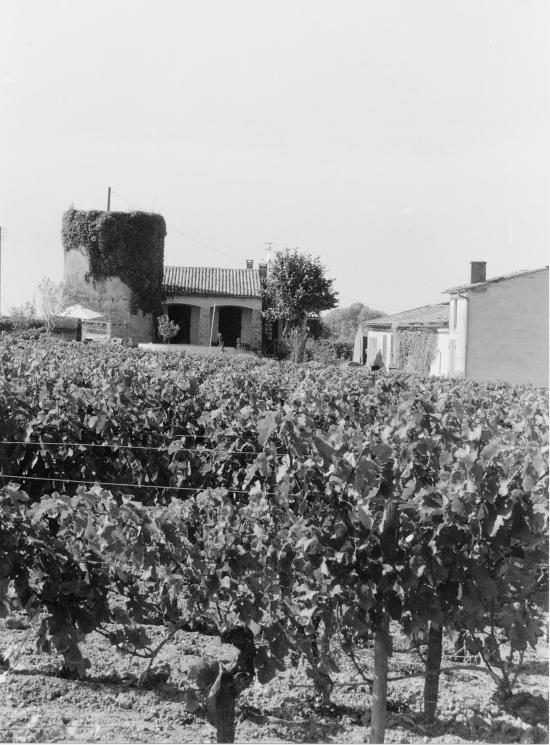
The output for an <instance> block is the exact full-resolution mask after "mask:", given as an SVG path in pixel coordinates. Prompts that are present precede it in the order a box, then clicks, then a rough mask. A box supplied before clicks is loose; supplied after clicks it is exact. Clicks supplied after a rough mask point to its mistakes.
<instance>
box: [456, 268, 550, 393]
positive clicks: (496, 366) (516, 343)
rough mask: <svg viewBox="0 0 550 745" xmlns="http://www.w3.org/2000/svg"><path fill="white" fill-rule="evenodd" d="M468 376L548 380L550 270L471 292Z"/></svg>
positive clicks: (468, 332) (467, 345)
mask: <svg viewBox="0 0 550 745" xmlns="http://www.w3.org/2000/svg"><path fill="white" fill-rule="evenodd" d="M468 297H469V301H468V317H467V332H466V334H467V343H466V376H467V377H468V378H474V379H476V380H507V381H509V382H510V383H534V384H535V385H543V386H547V385H548V270H546V271H540V272H535V273H532V274H526V275H522V276H520V277H512V278H510V279H506V280H501V281H500V282H495V283H493V284H487V285H485V286H484V287H481V288H478V289H476V290H473V291H471V290H470V291H469V292H468Z"/></svg>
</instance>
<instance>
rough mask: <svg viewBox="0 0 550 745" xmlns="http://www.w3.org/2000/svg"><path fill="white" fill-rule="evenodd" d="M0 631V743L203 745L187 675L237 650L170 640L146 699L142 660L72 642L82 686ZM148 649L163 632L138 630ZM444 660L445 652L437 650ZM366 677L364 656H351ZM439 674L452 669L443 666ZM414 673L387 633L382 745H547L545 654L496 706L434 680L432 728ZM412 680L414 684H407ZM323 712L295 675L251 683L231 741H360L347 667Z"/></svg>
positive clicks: (207, 640)
mask: <svg viewBox="0 0 550 745" xmlns="http://www.w3.org/2000/svg"><path fill="white" fill-rule="evenodd" d="M5 625H6V624H5V621H0V654H1V653H5V652H6V649H7V648H8V647H9V645H10V644H12V643H14V642H15V643H16V644H18V645H19V644H20V645H21V650H20V653H19V656H18V657H17V660H16V661H15V662H14V663H13V664H12V667H11V668H9V669H4V670H3V671H2V669H0V741H2V742H151V743H157V742H166V743H190V742H194V743H203V742H204V743H208V742H215V739H216V738H215V731H214V728H213V727H212V726H211V725H210V724H208V722H207V721H206V718H205V714H204V711H202V710H201V709H199V710H198V711H196V712H194V713H191V712H189V711H188V710H187V707H186V699H187V691H188V690H189V688H190V687H191V682H190V681H189V679H188V675H187V674H188V671H189V669H190V667H191V666H192V665H193V664H194V663H196V662H198V660H199V659H200V658H201V657H205V656H209V657H212V658H214V659H218V660H221V661H225V662H230V661H231V660H233V659H234V658H235V656H236V653H237V651H236V650H235V649H234V648H233V647H231V646H226V645H223V644H221V643H220V642H219V641H218V639H215V638H211V637H206V636H202V635H200V634H190V633H184V632H179V633H178V634H177V635H176V636H175V637H174V639H173V640H172V643H170V644H167V645H166V646H165V647H164V648H163V650H162V652H161V653H160V655H159V658H158V659H157V661H156V662H155V666H161V665H163V664H168V665H169V668H170V676H169V678H168V679H167V680H166V682H165V683H163V684H158V685H157V686H156V687H153V688H150V689H146V688H141V687H139V685H138V678H139V676H140V674H141V673H142V672H143V671H144V670H145V667H146V662H144V661H143V660H139V659H136V658H131V657H128V656H122V655H120V654H119V653H118V652H117V651H116V650H115V649H114V648H113V647H112V646H111V645H109V643H108V642H107V641H106V640H105V639H104V638H103V637H101V636H99V635H98V634H95V633H94V634H91V635H90V636H89V637H88V639H87V641H86V642H85V643H84V644H83V653H84V654H85V656H87V657H89V658H90V661H91V663H92V664H91V668H90V669H89V670H88V671H87V675H86V678H85V679H84V680H69V679H64V678H63V677H60V670H61V659H60V658H57V657H55V656H49V655H42V654H37V653H36V651H35V647H34V639H33V635H32V631H31V630H25V629H7V628H6V627H5ZM148 631H149V634H150V637H151V639H153V640H154V641H160V640H161V639H162V637H163V629H161V628H159V627H149V629H148ZM446 651H447V653H449V652H450V649H447V650H446ZM358 658H359V659H360V663H361V666H362V667H364V668H365V674H366V675H367V677H368V676H371V675H372V650H370V649H362V650H359V652H358ZM444 665H445V666H447V667H450V666H452V665H453V663H451V662H449V661H448V660H445V662H444ZM422 670H423V665H422V662H421V660H420V659H419V657H418V654H417V653H416V652H415V651H408V650H407V641H406V639H404V638H401V637H399V636H398V635H396V638H395V650H394V654H393V656H392V658H391V660H390V677H398V676H404V677H403V679H401V680H398V681H394V682H392V683H390V687H389V692H388V723H387V732H386V742H393V743H461V742H468V743H512V742H521V743H547V742H548V644H547V642H546V641H542V640H541V643H540V645H539V647H538V648H537V652H536V654H535V653H533V652H530V653H529V654H528V655H526V659H525V661H524V665H523V668H522V672H521V675H520V677H519V680H518V687H517V692H516V693H515V694H514V696H512V698H510V699H508V700H507V701H505V702H498V701H496V700H495V698H494V691H495V686H494V684H493V681H492V680H491V679H490V678H489V677H488V676H487V675H486V674H484V673H482V672H477V671H454V672H452V673H451V674H449V675H445V676H442V679H441V684H440V701H439V709H438V719H437V721H436V722H435V723H434V724H433V725H430V726H426V725H424V724H423V721H422V712H421V706H422V687H423V679H422V677H421V673H422ZM419 674H420V675H419ZM334 679H335V683H336V685H335V687H334V689H333V692H332V696H331V705H330V706H325V707H322V706H320V705H319V704H318V702H316V700H315V696H314V690H313V687H312V682H311V680H310V679H309V678H308V677H307V676H306V674H305V670H304V669H303V668H302V667H298V668H291V669H288V670H286V671H285V672H284V673H280V674H279V675H278V676H277V677H276V678H275V679H274V680H272V681H271V682H270V683H268V684H267V685H260V684H259V683H257V682H256V683H254V685H253V686H252V687H250V688H249V689H248V690H246V691H245V692H244V693H243V695H242V696H241V698H240V699H239V705H238V710H237V718H238V722H237V735H236V739H237V741H239V742H265V743H275V742H338V743H348V742H350V743H351V742H368V725H369V721H370V705H371V692H370V687H369V684H368V683H365V682H362V681H361V680H360V678H359V676H358V674H357V672H356V670H355V668H354V666H353V664H352V663H351V661H349V660H348V658H345V659H344V661H343V664H342V669H341V672H340V673H338V674H336V675H335V676H334Z"/></svg>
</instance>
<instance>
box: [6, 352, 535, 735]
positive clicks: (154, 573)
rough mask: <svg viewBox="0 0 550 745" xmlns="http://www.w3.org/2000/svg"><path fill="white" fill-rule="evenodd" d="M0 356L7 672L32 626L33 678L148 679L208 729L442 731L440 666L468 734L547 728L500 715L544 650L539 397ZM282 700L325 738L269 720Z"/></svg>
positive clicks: (23, 668)
mask: <svg viewBox="0 0 550 745" xmlns="http://www.w3.org/2000/svg"><path fill="white" fill-rule="evenodd" d="M0 366H1V374H2V387H1V389H0V469H1V473H0V487H1V488H0V500H1V508H2V509H1V512H0V616H1V617H2V618H3V619H5V620H4V621H3V622H0V626H1V624H2V623H3V624H4V626H3V627H2V628H1V629H0V632H1V633H0V655H1V659H0V663H1V667H0V669H1V670H3V671H4V672H3V673H0V688H6V690H8V689H9V690H11V691H20V690H21V688H20V686H19V683H17V681H18V679H19V678H22V676H23V673H25V672H26V673H29V665H30V664H31V663H30V662H29V660H30V657H29V654H28V651H29V645H30V643H31V642H30V641H29V640H30V639H31V637H32V643H33V644H34V652H33V655H32V659H33V660H34V661H35V663H36V664H37V665H38V666H41V667H40V669H42V670H45V669H47V670H48V671H49V672H48V674H49V675H50V676H51V683H50V682H49V683H48V686H50V685H51V687H52V690H53V689H55V688H56V686H60V685H62V686H64V687H65V688H64V690H68V688H67V687H69V688H70V690H71V691H74V690H76V688H75V687H79V686H80V689H79V690H83V687H84V686H89V687H90V686H91V688H89V690H90V691H95V690H97V688H98V687H99V688H101V687H103V689H104V690H105V691H107V689H109V690H111V689H112V688H113V686H114V687H115V688H116V687H117V686H118V689H117V690H121V691H125V692H126V693H125V694H124V695H128V696H129V695H130V694H131V696H132V697H133V699H132V700H133V701H135V702H137V701H144V700H145V699H144V698H142V697H143V696H149V697H151V696H153V695H156V696H157V698H156V699H155V701H157V703H158V702H161V703H158V705H159V706H160V707H162V706H163V705H164V704H162V701H167V700H169V701H170V702H172V703H174V702H175V704H177V706H178V707H179V711H180V714H181V717H183V719H181V720H180V723H181V722H184V723H187V724H188V725H189V727H191V728H192V727H193V726H194V723H196V722H205V723H206V722H207V723H208V725H209V726H210V730H209V731H210V732H211V736H212V737H215V738H216V739H217V741H218V742H233V741H234V739H235V738H236V739H237V740H239V739H241V735H242V733H243V731H245V730H246V725H247V723H249V722H250V721H256V720H258V721H260V722H261V723H262V727H263V729H262V728H261V727H260V726H259V725H258V729H257V730H255V731H254V732H253V734H252V735H247V737H248V739H256V741H257V740H261V739H262V738H263V739H264V740H265V739H267V740H271V741H280V740H281V739H282V740H286V741H288V740H302V741H304V740H305V741H307V740H308V739H310V740H312V739H315V740H318V741H325V738H327V739H331V740H334V741H338V740H339V738H340V737H342V732H341V731H338V730H331V723H334V722H335V721H337V720H338V721H341V720H342V718H345V717H346V716H347V717H348V719H350V718H351V720H353V721H357V728H356V729H354V730H353V733H354V734H353V737H356V736H357V732H361V738H362V740H363V741H370V742H384V738H385V736H386V735H388V736H389V737H387V739H389V740H390V741H407V742H417V741H418V742H420V741H424V742H429V741H431V740H432V741H434V742H435V741H441V740H437V737H439V736H441V735H442V734H444V733H445V732H446V731H447V729H448V728H449V727H450V726H451V725H450V721H451V720H450V719H449V717H448V716H447V714H446V715H445V716H446V718H442V717H440V716H439V715H440V713H441V711H442V709H443V708H444V707H443V706H442V705H441V700H442V697H445V696H446V695H447V694H446V693H445V692H446V690H448V689H450V688H451V687H452V686H453V685H455V683H456V681H457V680H459V681H464V680H465V681H473V682H469V683H468V684H467V686H466V687H467V688H468V687H469V689H470V692H469V695H470V697H471V698H472V699H474V698H478V699H479V701H483V706H481V708H480V707H479V706H478V708H477V709H476V708H472V709H471V711H470V713H469V714H468V715H467V717H466V719H467V720H468V721H465V722H464V723H463V724H461V725H460V727H459V730H460V732H461V733H462V736H463V737H464V738H465V739H468V740H477V741H491V742H504V741H506V742H516V741H520V739H521V738H523V739H522V740H521V741H523V742H545V741H546V740H547V737H548V726H547V725H548V722H547V714H546V721H544V715H543V714H542V715H540V716H538V715H537V717H534V718H533V717H531V718H530V719H529V718H527V719H525V717H524V718H522V717H521V716H519V715H518V714H517V702H518V700H522V701H524V702H527V704H529V696H531V699H536V700H537V701H539V709H541V710H542V711H543V712H544V708H545V703H544V698H543V701H542V708H541V707H540V699H541V696H540V695H539V694H537V695H536V696H534V695H532V694H529V693H528V692H526V690H525V689H524V687H523V688H522V686H524V683H525V675H526V672H528V671H529V669H530V666H531V667H532V666H533V665H534V666H535V667H536V665H537V664H538V665H539V666H540V664H541V663H540V662H539V661H538V658H537V655H536V653H535V650H536V649H539V648H540V647H541V646H542V647H544V646H545V643H547V641H548V639H547V590H548V400H547V391H545V390H542V389H536V388H533V387H528V386H519V387H512V386H509V385H507V384H504V383H495V384H479V383H474V382H472V381H459V380H451V379H436V378H419V377H416V376H412V375H405V374H394V375H381V376H378V377H373V376H372V375H371V374H369V373H368V372H367V371H366V370H364V369H363V368H356V367H343V366H336V365H332V366H331V365H321V364H319V363H314V362H312V363H308V364H305V365H294V364H291V363H280V362H274V361H267V360H260V359H257V358H254V357H244V356H243V357H238V358H237V357H235V358H232V357H231V356H230V355H226V356H215V357H212V358H209V357H193V356H191V355H185V354H184V353H181V354H170V355H166V356H164V355H162V354H152V353H150V352H147V351H142V350H138V349H129V348H125V347H122V346H117V345H109V346H102V345H91V344H90V345H82V344H76V343H63V342H56V341H52V340H50V339H41V340H40V341H38V342H27V341H15V340H13V339H11V340H10V339H9V338H6V340H5V341H3V342H2V343H1V344H0ZM19 626H20V627H21V628H18V627H19ZM10 627H11V628H12V631H11V632H9V631H8V630H9V628H10ZM98 645H99V647H98ZM98 648H101V649H103V650H104V651H103V652H102V653H101V654H100V655H98V652H97V650H98ZM88 650H92V653H91V654H88ZM202 652H204V654H203V653H202ZM101 659H103V660H105V659H109V660H110V662H109V665H108V672H107V671H106V668H105V664H104V663H103V666H102V667H101V669H99V668H98V665H99V666H101V665H102V662H101ZM42 660H46V661H47V662H46V663H43V662H42ZM167 660H168V661H167ZM175 660H177V666H176V664H175V662H174V661H175ZM186 660H189V664H188V665H187V662H186ZM397 661H399V663H398V664H397ZM129 662H131V672H129V673H128V674H127V675H126V677H125V676H124V675H123V674H122V673H121V672H120V671H121V670H122V669H123V668H124V666H126V667H128V664H129ZM45 664H47V665H49V667H47V668H46V667H44V665H45ZM128 669H129V668H128ZM413 679H414V681H415V684H416V682H417V683H418V685H417V686H416V687H415V688H414V691H415V692H414V695H412V696H408V695H405V694H404V693H403V688H400V687H399V686H400V685H401V682H402V681H403V680H405V681H407V680H413ZM277 681H279V683H277ZM281 681H283V683H282V684H281ZM16 683H17V685H16ZM281 685H282V686H283V688H284V689H285V690H284V693H285V694H286V698H285V696H284V695H283V694H281ZM10 686H12V688H9V687H10ZM277 686H279V687H277ZM475 689H478V690H479V693H477V692H476V690H475ZM270 690H272V691H274V692H275V693H274V694H273V696H274V697H277V696H279V698H278V699H277V700H278V701H279V699H280V701H279V703H278V704H277V708H276V714H273V711H274V709H273V704H272V706H271V709H270V708H269V705H268V704H266V696H264V695H263V694H262V691H270ZM128 691H129V692H130V693H128ZM400 691H401V692H402V693H400ZM293 692H294V694H295V700H296V701H298V702H301V703H299V704H296V705H297V706H298V708H297V710H296V711H297V712H298V713H296V711H294V712H293V713H292V716H293V717H294V718H295V719H296V720H298V725H299V724H300V722H301V721H302V720H303V717H304V715H303V711H305V710H307V711H310V712H311V719H310V720H308V722H309V723H310V724H311V723H312V722H317V723H318V722H323V721H326V722H327V727H326V728H325V729H323V728H322V727H321V729H319V727H320V725H319V724H317V725H315V726H313V724H311V727H313V729H312V728H311V727H310V728H309V729H308V728H307V727H306V729H305V730H304V729H303V728H302V729H300V726H298V725H297V724H296V722H294V726H290V725H289V726H288V727H287V728H286V729H285V728H284V727H283V729H282V730H281V729H280V728H281V727H282V726H283V725H282V724H281V722H283V724H284V722H285V721H286V720H285V716H286V714H285V712H286V713H288V706H289V704H288V700H287V699H288V696H289V695H290V697H291V698H292V695H293ZM542 693H543V697H544V696H546V691H543V692H542ZM10 695H13V694H10ZM59 695H61V694H59ZM90 695H91V693H90ZM121 695H122V694H121ZM522 696H523V699H522V698H521V697H522ZM162 697H164V698H162ZM518 697H519V698H518ZM97 700H98V702H99V703H98V704H97V705H101V703H100V702H101V695H99V698H98V699H97ZM147 700H148V701H151V700H153V699H151V698H149V699H147ZM445 700H446V699H445ZM285 701H286V702H287V703H285ZM260 702H263V704H260ZM350 702H353V705H351V704H350ZM514 702H515V703H514ZM531 703H533V702H531ZM535 703H536V702H535ZM175 704H174V705H175ZM17 705H18V702H17V701H14V704H13V706H17ZM285 706H286V708H285ZM446 706H447V704H445V707H446ZM513 706H516V715H517V716H515V719H514V717H512V718H511V719H510V717H509V718H508V719H507V720H506V721H507V722H508V724H509V723H510V722H515V724H514V726H513V727H512V728H511V729H510V730H509V731H504V730H502V729H501V730H497V729H494V728H493V720H494V721H498V717H499V716H500V715H501V714H502V716H504V713H505V712H509V711H510V710H511V708H510V707H512V708H513ZM300 707H301V709H300ZM524 708H525V707H524ZM531 708H533V707H531ZM489 710H491V711H492V714H491V711H489ZM445 711H446V709H445ZM2 712H3V713H2V715H1V716H0V739H13V740H14V741H15V740H17V739H18V736H17V733H16V730H17V727H15V725H14V726H13V727H12V728H11V730H9V731H8V729H9V728H6V727H5V726H4V725H3V724H2V721H3V718H5V715H6V711H5V710H4V709H3V710H2ZM499 712H500V714H499ZM289 716H290V715H289ZM338 717H339V719H338ZM476 717H477V719H476ZM491 717H492V718H491ZM254 718H256V719H254ZM291 718H292V717H291ZM272 720H275V721H272ZM479 720H481V722H483V723H484V724H481V723H480V721H479ZM503 721H504V720H503ZM266 722H267V725H269V724H270V722H271V724H272V726H273V727H274V729H272V730H269V728H268V729H266V726H267V725H266ZM452 722H453V723H454V724H453V727H454V726H455V724H456V719H453V720H452ZM396 723H397V724H396ZM518 723H520V724H518ZM208 725H206V724H205V726H208ZM174 726H175V725H174ZM397 726H400V727H401V728H402V729H401V730H399V731H400V734H399V735H396V734H395V731H396V730H395V727H397ZM277 727H279V729H277ZM308 727H309V725H308ZM403 727H404V728H405V730H406V738H407V739H397V740H396V738H398V737H399V738H403V737H404V735H403ZM476 727H477V729H476ZM514 727H515V728H514ZM241 728H242V729H241ZM392 728H393V729H392ZM386 729H387V732H386ZM35 730H36V728H35ZM191 731H192V732H194V736H195V741H197V739H196V738H197V731H196V730H192V729H191ZM14 732H15V735H14ZM33 732H34V734H33ZM40 732H42V734H40ZM247 732H248V731H247ZM453 732H454V734H455V735H458V730H457V729H456V727H455V729H454V730H453ZM25 733H26V734H25V738H27V739H29V738H30V739H33V737H34V739H35V740H41V739H42V740H48V741H51V740H52V739H55V736H54V735H52V734H51V733H50V734H48V732H47V731H45V730H44V731H42V730H40V731H39V734H36V731H33V730H32V728H31V730H25ZM331 733H332V734H331ZM245 734H246V733H245ZM135 735H136V733H134V736H133V737H132V739H133V740H135V739H136V737H135ZM183 736H184V735H183V734H182V732H181V731H179V734H178V737H179V740H178V739H175V740H173V741H182V739H181V738H182V737H183ZM201 736H204V735H201ZM206 737H207V738H209V737H210V735H206ZM59 738H60V739H64V740H65V741H66V740H67V739H73V740H74V739H78V737H77V736H76V735H75V736H74V737H71V736H68V735H67V731H66V730H64V731H63V734H62V735H59ZM432 738H433V739H432ZM525 738H527V739H525ZM529 738H530V739H529ZM19 739H21V738H20V737H19ZM85 739H90V734H89V733H88V735H87V737H86V738H85ZM97 739H102V738H101V736H100V735H98V736H97ZM111 739H113V738H111ZM140 739H141V741H152V740H151V739H148V737H147V735H146V734H145V735H142V737H141V738H140ZM158 739H160V740H163V741H166V739H170V740H172V736H171V733H170V732H165V733H164V739H163V738H162V737H161V735H159V738H158ZM189 741H193V735H190V739H189ZM443 741H444V740H443ZM448 741H449V742H451V741H453V742H454V741H456V740H448Z"/></svg>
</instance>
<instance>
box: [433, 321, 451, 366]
mask: <svg viewBox="0 0 550 745" xmlns="http://www.w3.org/2000/svg"><path fill="white" fill-rule="evenodd" d="M448 374H449V332H448V330H447V329H446V328H440V329H437V347H436V350H435V354H434V359H433V362H432V364H431V367H430V375H448Z"/></svg>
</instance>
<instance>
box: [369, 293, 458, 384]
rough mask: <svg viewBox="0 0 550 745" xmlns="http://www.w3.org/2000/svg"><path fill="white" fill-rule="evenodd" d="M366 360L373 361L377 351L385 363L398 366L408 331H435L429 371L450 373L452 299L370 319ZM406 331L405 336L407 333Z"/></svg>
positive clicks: (392, 366) (441, 373)
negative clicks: (450, 314)
mask: <svg viewBox="0 0 550 745" xmlns="http://www.w3.org/2000/svg"><path fill="white" fill-rule="evenodd" d="M365 325H366V328H367V364H368V365H373V364H374V360H375V358H376V355H377V354H378V352H381V353H382V361H383V363H384V365H385V367H386V369H389V368H395V367H397V366H398V361H399V355H400V347H402V345H403V344H404V343H405V336H406V332H411V331H416V332H425V333H427V334H429V335H430V336H432V335H433V343H432V344H431V347H432V348H431V350H430V353H429V356H430V363H429V373H430V375H447V372H448V350H449V303H437V304H435V305H423V306H421V307H420V308H413V309H412V310H405V311H402V312H401V313H394V314H393V315H391V316H382V317H381V318H374V319H372V320H371V321H367V323H366V324H365ZM404 334H405V336H404Z"/></svg>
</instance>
